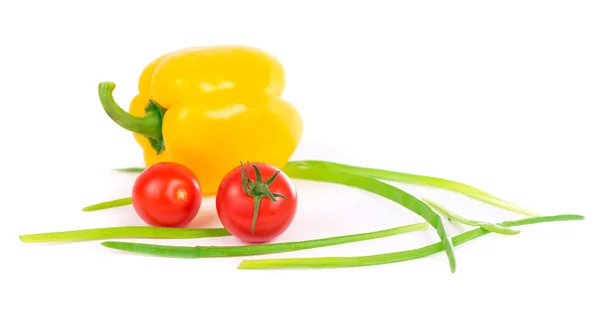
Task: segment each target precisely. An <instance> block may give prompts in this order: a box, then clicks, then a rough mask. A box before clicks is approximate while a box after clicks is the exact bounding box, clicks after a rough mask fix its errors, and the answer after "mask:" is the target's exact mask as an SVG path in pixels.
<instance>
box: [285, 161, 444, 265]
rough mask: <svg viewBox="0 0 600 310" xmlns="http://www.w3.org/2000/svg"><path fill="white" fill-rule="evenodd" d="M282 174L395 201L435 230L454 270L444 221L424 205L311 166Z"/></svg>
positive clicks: (370, 182)
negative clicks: (356, 190) (361, 191)
mask: <svg viewBox="0 0 600 310" xmlns="http://www.w3.org/2000/svg"><path fill="white" fill-rule="evenodd" d="M283 171H284V173H286V174H287V175H288V176H289V177H290V178H296V179H304V180H313V181H323V182H330V183H337V184H343V185H347V186H351V187H355V188H360V189H363V190H366V191H369V192H371V193H374V194H377V195H379V196H382V197H385V198H387V199H390V200H392V201H394V202H397V203H399V204H400V205H402V206H404V207H405V208H407V209H409V210H411V211H413V212H414V213H416V214H418V215H419V216H421V217H422V218H423V219H425V221H427V222H428V223H429V224H430V225H431V226H433V227H434V228H435V229H436V232H437V234H438V236H439V237H440V239H441V241H442V245H443V246H444V250H445V251H446V255H447V256H448V261H449V264H450V270H451V272H455V271H456V259H455V257H454V251H453V249H452V242H451V241H450V237H448V233H447V232H446V228H445V227H444V222H443V221H442V218H441V217H440V216H439V215H438V214H437V213H435V211H433V209H431V207H429V205H427V204H426V203H425V202H423V201H421V200H419V199H418V198H416V197H414V196H412V195H410V194H409V193H406V192H404V191H402V190H401V189H399V188H396V187H394V186H392V185H389V184H387V183H384V182H382V181H379V180H376V179H372V178H369V177H365V176H362V175H358V174H353V173H349V172H343V171H336V170H325V169H319V168H312V167H311V168H296V167H293V166H286V167H284V169H283Z"/></svg>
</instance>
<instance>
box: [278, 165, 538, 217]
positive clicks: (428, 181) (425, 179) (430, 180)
mask: <svg viewBox="0 0 600 310" xmlns="http://www.w3.org/2000/svg"><path fill="white" fill-rule="evenodd" d="M288 166H289V167H297V168H302V167H304V168H319V169H328V170H336V171H343V172H349V173H354V174H360V175H363V176H366V177H370V178H376V179H382V180H388V181H395V182H401V183H407V184H417V185H422V186H429V187H435V188H440V189H445V190H449V191H453V192H457V193H461V194H463V195H466V196H469V197H471V198H473V199H476V200H479V201H483V202H485V203H488V204H491V205H494V206H496V207H499V208H502V209H505V210H508V211H512V212H516V213H520V214H523V215H527V216H537V215H539V214H538V213H537V212H535V211H533V210H530V209H527V208H525V207H523V206H519V205H516V204H514V203H512V202H508V201H506V200H503V199H501V198H498V197H496V196H493V195H491V194H489V193H486V192H484V191H482V190H480V189H477V188H475V187H473V186H470V185H467V184H463V183H459V182H455V181H451V180H447V179H442V178H437V177H430V176H424V175H416V174H409V173H402V172H395V171H389V170H383V169H374V168H363V167H356V166H350V165H344V164H339V163H334V162H328V161H318V160H305V161H290V162H289V163H288V164H287V166H286V167H288ZM284 170H285V168H284Z"/></svg>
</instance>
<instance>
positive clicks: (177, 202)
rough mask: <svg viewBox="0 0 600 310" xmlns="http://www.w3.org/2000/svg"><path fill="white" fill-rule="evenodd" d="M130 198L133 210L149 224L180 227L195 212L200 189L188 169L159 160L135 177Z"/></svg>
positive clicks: (190, 218) (200, 192) (184, 224)
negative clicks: (159, 161)
mask: <svg viewBox="0 0 600 310" xmlns="http://www.w3.org/2000/svg"><path fill="white" fill-rule="evenodd" d="M131 199H132V202H133V207H134V209H135V211H136V212H137V214H138V215H139V216H140V217H141V218H142V220H144V221H145V222H146V223H148V224H149V225H152V226H161V227H183V226H186V225H187V224H189V223H190V222H191V221H192V220H193V219H194V217H195V216H196V214H198V210H199V209H200V203H201V202H202V190H201V188H200V184H198V180H197V179H196V177H195V176H194V173H193V172H192V171H191V170H190V169H188V168H187V167H185V166H183V165H181V164H177V163H170V162H163V163H157V164H155V165H152V166H150V167H148V168H147V169H145V170H144V171H143V172H142V173H141V174H140V175H139V176H138V177H137V179H136V180H135V184H134V185H133V193H132V196H131Z"/></svg>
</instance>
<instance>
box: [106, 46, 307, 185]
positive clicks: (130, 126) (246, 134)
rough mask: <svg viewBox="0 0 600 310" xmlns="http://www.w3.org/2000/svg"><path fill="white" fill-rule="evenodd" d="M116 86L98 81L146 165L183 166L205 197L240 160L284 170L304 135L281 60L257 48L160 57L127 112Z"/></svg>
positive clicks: (188, 50)
mask: <svg viewBox="0 0 600 310" xmlns="http://www.w3.org/2000/svg"><path fill="white" fill-rule="evenodd" d="M115 87H116V85H115V84H114V83H112V82H103V83H100V85H99V88H98V91H99V96H100V101H101V103H102V106H103V107H104V110H105V111H106V113H107V114H108V115H109V116H110V118H111V119H113V120H114V121H115V122H116V123H117V124H119V125H120V126H121V127H123V128H125V129H127V130H129V131H132V132H133V133H134V137H135V140H136V141H137V143H138V144H139V145H140V146H141V148H142V149H143V153H144V162H145V164H146V166H147V167H148V166H151V165H153V164H156V163H158V162H166V161H170V162H177V163H180V164H183V165H185V166H187V167H188V168H190V169H191V170H192V171H193V172H194V174H195V175H196V178H197V179H198V181H199V183H200V185H201V187H202V192H203V194H205V195H214V194H215V193H216V191H217V189H218V187H219V183H220V182H221V180H222V178H223V177H224V176H225V175H226V174H227V173H228V172H229V171H230V170H231V169H233V168H235V167H237V166H239V165H240V162H246V161H250V162H263V163H267V164H270V165H273V166H275V167H278V168H280V169H281V168H283V166H284V165H285V164H286V163H287V162H288V160H289V159H290V157H291V156H292V154H293V153H294V151H295V149H296V147H297V145H298V143H299V142H300V139H301V137H302V133H303V122H302V119H301V116H300V114H299V112H298V111H297V110H296V108H295V107H294V106H292V105H291V104H290V103H288V102H287V101H285V100H284V99H282V97H281V94H282V92H283V90H284V88H285V72H284V69H283V67H282V65H281V64H280V63H279V61H278V60H277V59H275V58H274V57H273V56H271V55H269V54H267V53H266V52H264V51H261V50H259V49H256V48H251V47H245V46H213V47H191V48H185V49H180V50H177V51H173V52H170V53H167V54H165V55H162V56H160V57H158V58H157V59H155V60H154V61H152V62H151V63H150V64H148V65H147V66H146V67H145V68H144V70H143V71H142V74H141V75H140V78H139V81H138V91H139V93H138V94H137V95H136V96H135V97H134V98H133V99H132V101H131V103H130V105H129V112H126V111H124V110H123V109H121V108H120V107H119V106H118V105H117V104H116V102H115V101H114V99H113V97H112V92H113V90H114V88H115Z"/></svg>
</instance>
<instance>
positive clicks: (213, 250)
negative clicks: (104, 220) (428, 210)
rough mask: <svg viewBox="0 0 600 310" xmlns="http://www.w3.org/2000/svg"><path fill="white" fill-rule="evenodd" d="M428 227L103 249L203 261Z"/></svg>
mask: <svg viewBox="0 0 600 310" xmlns="http://www.w3.org/2000/svg"><path fill="white" fill-rule="evenodd" d="M428 228H429V225H428V224H427V223H417V224H411V225H406V226H401V227H396V228H391V229H385V230H380V231H374V232H368V233H361V234H354V235H346V236H339V237H330V238H324V239H314V240H306V241H297V242H282V243H272V244H258V245H242V246H195V247H190V246H169V245H156V244H146V243H133V242H116V241H106V242H102V245H103V246H105V247H108V248H111V249H115V250H121V251H126V252H132V253H139V254H147V255H153V256H163V257H175V258H200V257H226V256H245V255H257V254H268V253H281V252H289V251H299V250H305V249H312V248H319V247H326V246H332V245H338V244H344V243H351V242H358V241H364V240H370V239H375V238H383V237H388V236H393V235H399V234H404V233H408V232H413V231H419V230H426V229H428Z"/></svg>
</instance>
